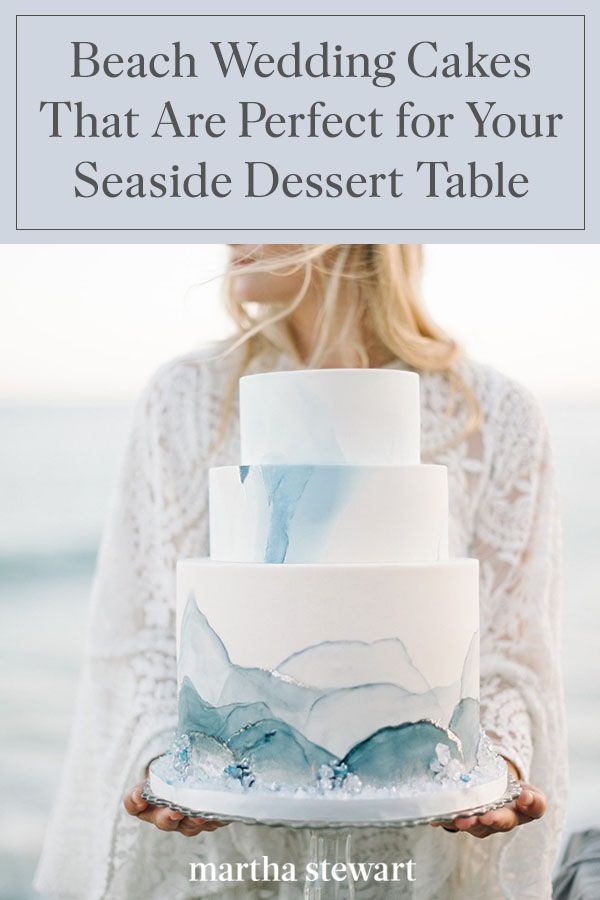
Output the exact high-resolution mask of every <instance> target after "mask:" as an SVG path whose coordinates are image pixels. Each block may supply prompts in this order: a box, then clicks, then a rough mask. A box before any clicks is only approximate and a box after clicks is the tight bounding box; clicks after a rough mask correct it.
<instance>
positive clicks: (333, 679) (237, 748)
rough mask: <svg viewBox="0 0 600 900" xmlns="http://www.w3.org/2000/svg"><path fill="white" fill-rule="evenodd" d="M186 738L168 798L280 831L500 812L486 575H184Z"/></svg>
mask: <svg viewBox="0 0 600 900" xmlns="http://www.w3.org/2000/svg"><path fill="white" fill-rule="evenodd" d="M177 606H178V610H177V611H178V616H177V640H178V643H177V655H178V682H179V725H178V736H177V740H176V742H175V744H174V747H173V749H172V751H171V753H169V754H167V755H166V756H165V757H162V758H161V760H159V761H157V762H156V763H155V764H153V766H152V773H151V783H152V790H153V791H155V793H156V794H157V796H160V797H162V798H163V799H165V800H168V801H170V802H173V803H176V804H178V805H181V806H186V807H193V808H198V809H201V810H204V811H206V812H207V813H211V814H215V815H222V816H233V817H236V818H240V817H241V818H244V817H245V818H252V819H256V820H263V819H264V820H279V821H299V820H303V819H306V820H310V821H334V822H335V821H339V822H344V821H345V822H347V821H354V822H356V821H364V822H369V821H380V820H382V819H383V820H385V819H393V820H397V819H403V818H406V817H423V816H431V815H445V814H448V813H451V812H453V811H455V810H464V809H466V808H471V807H476V806H480V805H482V804H485V803H491V802H494V801H495V800H497V799H498V798H499V797H500V796H501V795H502V794H503V793H504V790H505V788H506V766H505V764H504V761H503V760H501V759H499V758H498V757H497V756H496V755H495V754H494V752H493V749H492V748H491V746H490V745H489V742H487V741H486V740H485V739H482V737H481V730H480V725H479V641H478V623H479V604H478V566H477V562H476V561H475V560H468V559H461V560H450V561H448V560H445V561H440V562H431V563H421V564H419V563H410V564H362V563H357V564H341V563H340V564H333V563H332V564H323V565H308V564H307V565H302V564H286V565H275V564H262V563H220V562H213V561H210V560H185V561H182V562H180V563H179V565H178V571H177Z"/></svg>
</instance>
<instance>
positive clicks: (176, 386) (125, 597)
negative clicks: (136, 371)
mask: <svg viewBox="0 0 600 900" xmlns="http://www.w3.org/2000/svg"><path fill="white" fill-rule="evenodd" d="M198 379H199V372H198V371H197V369H192V368H189V367H185V366H184V367H181V366H179V367H175V369H174V370H172V369H168V370H167V371H163V372H161V373H159V375H158V376H157V377H155V379H154V380H153V382H152V384H151V385H150V387H149V388H148V389H147V391H146V392H145V394H144V395H143V397H142V399H141V401H140V403H139V405H138V409H137V413H136V416H135V422H134V427H133V432H132V435H131V439H130V443H129V447H128V451H127V455H126V460H125V464H124V467H123V470H122V473H121V478H120V483H119V488H118V491H117V497H116V502H115V504H114V507H113V510H112V513H111V516H110V520H109V524H108V527H107V529H106V533H105V537H104V540H103V543H102V547H101V551H100V555H99V559H98V567H97V574H96V578H95V583H94V588H93V597H92V612H91V619H90V632H89V639H88V646H87V651H86V656H85V664H84V672H83V677H82V683H81V686H80V691H79V697H78V703H77V711H76V717H75V722H74V727H73V732H72V737H71V742H70V748H69V751H68V756H67V760H66V762H65V768H64V772H63V778H62V781H61V788H60V791H59V797H58V801H57V804H56V807H55V811H54V815H53V819H52V822H51V825H50V828H49V831H48V834H47V837H46V842H45V846H44V852H43V855H42V859H41V862H40V867H39V870H38V876H37V887H38V889H40V890H42V891H44V892H45V893H48V894H52V895H55V896H61V897H62V896H65V897H67V896H73V897H77V898H84V897H92V896H93V897H96V896H97V897H100V896H104V895H105V891H106V886H107V884H108V883H109V882H110V879H111V874H112V873H111V871H110V869H111V867H117V866H118V865H119V856H120V855H121V856H122V855H126V847H125V846H124V844H126V842H127V839H128V838H127V834H128V831H127V827H122V828H119V833H120V835H121V837H120V845H121V846H115V840H116V838H115V834H116V824H115V823H116V820H117V817H119V818H120V819H121V820H122V821H123V822H124V821H125V819H124V814H123V811H122V806H121V799H122V796H123V793H124V791H125V790H126V789H127V788H128V787H130V786H132V785H133V784H135V783H136V781H139V780H140V778H141V777H142V775H143V772H144V769H145V767H146V765H147V763H148V762H149V761H150V760H151V759H152V758H153V757H154V756H157V755H158V754H160V753H162V752H164V751H165V749H166V748H167V746H168V741H169V738H170V732H171V730H172V729H173V728H174V727H175V725H176V715H177V702H176V666H175V637H174V607H175V604H174V590H175V577H174V567H175V561H176V558H177V557H178V556H179V555H181V556H185V555H194V554H200V553H202V552H206V544H207V535H206V527H207V526H206V518H207V499H206V483H205V474H204V473H205V471H206V460H205V456H206V451H207V448H206V447H205V446H204V443H203V441H204V438H203V433H202V428H201V427H200V426H201V419H202V418H203V416H204V418H206V415H205V413H206V411H205V410H203V409H202V396H201V394H200V391H199V381H198ZM178 392H179V393H180V394H181V397H178V396H177V394H178ZM184 395H185V397H184ZM167 398H168V403H167ZM190 400H191V402H189V401H190ZM167 410H168V416H167V414H166V411H167ZM184 465H186V466H188V468H189V471H186V472H182V471H181V467H182V466H184ZM182 484H184V485H186V486H189V489H190V492H189V494H187V493H185V494H183V495H182V493H181V488H177V485H182ZM131 821H132V823H133V824H134V825H135V824H136V823H135V820H131ZM82 860H85V866H84V865H82Z"/></svg>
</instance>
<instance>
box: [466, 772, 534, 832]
mask: <svg viewBox="0 0 600 900" xmlns="http://www.w3.org/2000/svg"><path fill="white" fill-rule="evenodd" d="M545 811H546V798H545V797H544V795H543V793H542V792H541V791H538V790H537V789H536V788H533V787H531V785H529V784H526V785H524V786H523V790H522V792H521V793H520V794H519V796H518V797H517V799H516V800H515V801H514V802H513V803H511V804H510V805H509V806H503V807H502V808H501V809H494V810H491V811H490V812H487V813H484V815H482V816H465V817H463V818H459V819H455V820H454V821H453V822H452V824H451V825H450V826H449V827H450V828H455V829H456V830H457V831H466V832H468V833H469V834H472V835H473V836H474V837H478V838H484V837H488V835H490V834H498V833H501V832H506V831H512V829H513V828H516V827H517V826H518V825H526V824H527V823H528V822H533V821H534V820H535V819H539V818H541V817H542V816H543V815H544V813H545Z"/></svg>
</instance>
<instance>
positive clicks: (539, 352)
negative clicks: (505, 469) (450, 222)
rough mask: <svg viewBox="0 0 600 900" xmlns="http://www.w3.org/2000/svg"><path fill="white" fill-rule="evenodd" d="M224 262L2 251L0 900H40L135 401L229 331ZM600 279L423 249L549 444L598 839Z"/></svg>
mask: <svg viewBox="0 0 600 900" xmlns="http://www.w3.org/2000/svg"><path fill="white" fill-rule="evenodd" d="M224 260H225V256H224V252H223V248H222V247H220V246H217V245H215V246H210V245H209V246H206V245H203V246H201V245H199V246H194V245H172V246H167V245H164V246H160V247H153V246H112V245H111V246H90V245H88V246H73V247H70V246H65V245H57V246H56V247H53V246H50V245H39V246H22V247H19V246H10V247H8V246H0V304H1V309H2V316H1V323H2V324H1V329H0V721H1V722H2V733H3V739H2V743H1V745H0V796H1V798H2V803H1V807H0V898H2V900H26V898H29V897H34V896H37V895H35V894H34V892H33V890H32V888H31V879H32V877H33V872H34V869H35V865H36V861H37V857H38V855H39V851H40V847H41V843H42V839H43V834H44V829H45V826H46V823H47V819H48V815H49V813H50V809H51V806H52V802H53V798H54V795H55V792H56V789H57V783H58V779H59V774H60V768H61V762H62V758H63V755H64V751H65V746H66V742H67V739H68V733H69V727H70V720H71V715H72V710H73V705H74V700H75V693H76V688H77V679H78V672H79V668H80V664H81V658H82V648H83V641H84V636H85V630H86V617H87V609H88V599H89V593H90V584H91V579H92V576H93V569H94V561H95V555H96V552H97V548H98V542H99V539H100V535H101V530H102V526H103V521H104V518H105V516H106V513H107V509H108V505H109V503H110V497H111V492H112V489H113V485H114V482H115V479H116V476H117V473H118V470H119V465H120V460H121V456H122V453H123V449H124V446H125V442H126V439H127V434H128V429H129V423H130V418H131V410H132V404H133V402H134V400H135V396H136V394H137V392H138V391H139V390H140V389H141V388H142V387H143V384H144V382H145V381H146V379H147V378H148V377H149V376H150V375H151V373H152V371H153V370H154V369H155V368H156V367H157V366H158V365H160V364H161V363H162V362H164V361H166V360H167V359H169V358H170V357H173V356H176V355H178V354H180V353H184V352H187V351H188V350H190V349H192V348H193V347H194V346H197V345H199V344H201V343H202V342H203V341H208V340H212V339H215V338H219V337H222V336H224V335H226V334H227V332H228V328H229V326H228V323H227V320H226V318H225V316H224V314H223V312H222V310H221V308H220V305H219V304H220V300H219V291H220V281H219V275H220V273H221V272H222V271H223V267H224ZM599 264H600V253H599V251H598V248H597V247H596V246H592V245H590V246H582V245H573V246H568V245H560V246H542V245H536V246H530V247H528V246H524V245H519V246H516V245H515V246H511V245H504V246H500V245H481V246H469V245H458V246H452V245H446V246H441V245H439V246H437V245H436V246H431V247H428V248H427V276H426V283H425V287H426V300H427V305H428V307H429V309H430V311H431V313H432V314H433V316H434V317H435V318H436V319H437V320H438V321H439V322H440V323H441V324H442V325H443V326H445V327H446V328H447V329H448V330H449V331H450V332H451V333H452V334H453V335H455V336H456V337H457V338H459V339H460V340H461V341H462V343H463V345H464V346H465V347H466V349H467V351H468V352H469V353H470V354H471V355H473V356H474V357H475V358H477V359H480V360H483V361H485V362H488V363H490V364H492V365H495V366H496V367H497V368H499V369H501V370H502V371H504V372H506V373H507V374H509V375H511V376H513V377H515V378H517V379H518V380H520V381H521V382H523V383H525V384H526V385H527V386H528V387H530V388H531V390H533V391H534V393H535V394H536V395H537V397H538V398H539V400H540V403H541V404H542V406H543V409H544V411H545V413H546V416H547V419H548V422H549V425H550V429H551V433H552V437H553V442H554V450H555V460H556V467H557V471H558V481H559V488H560V495H561V503H562V513H563V529H564V550H565V577H564V580H565V602H564V628H563V658H564V670H565V682H566V693H567V703H568V715H569V729H570V735H569V743H570V767H571V794H570V805H569V817H568V825H567V833H568V832H570V831H572V830H580V829H582V828H584V827H588V826H591V825H597V826H600V768H599V767H598V765H597V761H598V757H599V752H600V730H599V726H598V721H599V714H600V654H599V653H598V650H597V646H598V644H600V600H599V597H598V593H599V591H600V552H599V548H600V477H599V475H598V460H599V459H600V350H599V349H598V343H599V338H598V335H599V333H600V274H599V270H600V265H599ZM548 702H549V703H550V702H552V698H551V697H549V698H548ZM551 799H552V798H550V801H551Z"/></svg>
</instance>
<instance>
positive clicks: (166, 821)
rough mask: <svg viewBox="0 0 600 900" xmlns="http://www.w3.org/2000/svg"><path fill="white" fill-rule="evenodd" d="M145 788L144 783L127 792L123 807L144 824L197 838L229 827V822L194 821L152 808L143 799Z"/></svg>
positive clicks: (170, 810)
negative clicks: (205, 832) (148, 823)
mask: <svg viewBox="0 0 600 900" xmlns="http://www.w3.org/2000/svg"><path fill="white" fill-rule="evenodd" d="M143 787H144V785H143V783H142V784H136V786H135V787H134V788H132V789H131V790H130V791H127V793H126V794H125V796H124V798H123V806H124V807H125V809H126V810H127V812H128V813H129V815H130V816H135V817H136V818H137V819H142V821H144V822H150V824H151V825H155V826H156V828H158V829H159V830H160V831H177V832H178V833H179V834H183V835H185V836H186V837H195V836H196V835H197V834H200V832H202V831H215V829H217V828H222V827H223V826H224V825H227V822H210V821H207V820H206V819H192V818H191V817H190V816H184V814H183V813H179V812H175V810H174V809H165V808H163V807H159V806H151V805H150V804H149V803H148V801H147V800H144V798H143V797H142V788H143Z"/></svg>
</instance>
